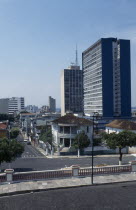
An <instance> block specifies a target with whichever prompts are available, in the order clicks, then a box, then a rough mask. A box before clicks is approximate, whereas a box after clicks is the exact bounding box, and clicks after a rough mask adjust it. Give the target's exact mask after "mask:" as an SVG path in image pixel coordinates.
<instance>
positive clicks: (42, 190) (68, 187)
mask: <svg viewBox="0 0 136 210" xmlns="http://www.w3.org/2000/svg"><path fill="white" fill-rule="evenodd" d="M132 182H136V180H130V181H122V182H121V181H120V182H109V183H96V184H93V185H91V184H90V185H88V184H87V185H76V186H67V187H66V186H65V187H56V188H55V187H54V188H47V189H34V190H22V191H15V192H8V193H3V194H0V198H1V197H6V196H14V195H23V194H29V193H38V192H45V191H52V190H61V189H71V188H81V187H99V186H102V185H111V184H113V185H116V184H123V183H132ZM124 187H125V186H124Z"/></svg>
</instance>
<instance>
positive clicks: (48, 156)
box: [36, 146, 135, 158]
mask: <svg viewBox="0 0 136 210" xmlns="http://www.w3.org/2000/svg"><path fill="white" fill-rule="evenodd" d="M36 149H37V150H39V152H41V153H42V154H43V155H44V156H46V157H47V158H87V157H91V155H82V156H80V157H77V155H68V156H66V155H65V156H64V155H63V156H57V155H56V154H55V155H53V156H51V155H46V152H45V150H43V149H42V148H40V147H38V146H37V147H36ZM130 155H132V156H135V154H123V157H127V156H130ZM95 157H119V154H113V155H112V154H107V155H95Z"/></svg>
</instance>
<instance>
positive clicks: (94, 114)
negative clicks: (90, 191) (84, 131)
mask: <svg viewBox="0 0 136 210" xmlns="http://www.w3.org/2000/svg"><path fill="white" fill-rule="evenodd" d="M98 115H99V113H98V112H94V113H93V132H92V174H91V184H92V185H93V165H94V164H93V163H94V161H93V149H94V148H93V140H94V117H96V118H97V117H98Z"/></svg>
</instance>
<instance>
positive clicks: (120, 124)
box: [106, 120, 136, 130]
mask: <svg viewBox="0 0 136 210" xmlns="http://www.w3.org/2000/svg"><path fill="white" fill-rule="evenodd" d="M106 127H110V128H118V129H124V130H136V123H134V122H131V121H129V120H113V121H112V122H110V123H109V124H107V125H106Z"/></svg>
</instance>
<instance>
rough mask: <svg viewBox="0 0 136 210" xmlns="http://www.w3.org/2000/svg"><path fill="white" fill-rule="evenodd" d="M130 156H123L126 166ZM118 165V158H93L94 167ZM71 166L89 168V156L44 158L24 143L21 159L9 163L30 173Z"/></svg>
mask: <svg viewBox="0 0 136 210" xmlns="http://www.w3.org/2000/svg"><path fill="white" fill-rule="evenodd" d="M134 159H135V157H134V156H132V155H124V156H123V164H128V162H129V161H131V160H134ZM103 164H106V165H118V156H117V155H109V156H108V157H107V156H94V166H97V165H103ZM71 165H80V166H81V167H89V166H91V156H90V157H89V156H88V157H82V156H81V157H80V158H77V157H74V158H71V157H70V158H69V157H60V158H46V157H45V156H44V155H43V154H41V153H40V152H39V151H38V150H37V149H36V148H35V147H34V146H32V145H27V143H25V151H24V153H23V154H22V156H21V157H19V158H17V159H16V160H15V161H13V162H12V163H11V167H12V168H14V170H15V171H16V172H19V171H32V170H36V171H37V170H54V169H60V168H64V167H69V166H71ZM1 168H2V170H4V169H6V168H8V163H2V165H1Z"/></svg>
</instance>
